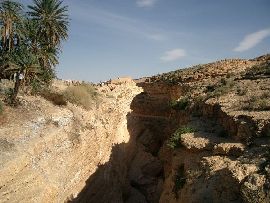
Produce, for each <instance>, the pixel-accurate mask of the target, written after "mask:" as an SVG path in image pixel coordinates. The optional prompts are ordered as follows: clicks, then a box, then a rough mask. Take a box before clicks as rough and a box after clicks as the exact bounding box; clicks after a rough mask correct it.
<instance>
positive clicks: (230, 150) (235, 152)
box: [213, 143, 245, 156]
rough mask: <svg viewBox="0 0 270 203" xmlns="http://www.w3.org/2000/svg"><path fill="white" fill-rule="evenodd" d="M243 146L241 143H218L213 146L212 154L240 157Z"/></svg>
mask: <svg viewBox="0 0 270 203" xmlns="http://www.w3.org/2000/svg"><path fill="white" fill-rule="evenodd" d="M244 149H245V146H244V145H243V144H242V143H220V144H217V145H215V147H214V151H213V153H214V154H217V155H227V156H240V155H241V154H243V152H244Z"/></svg>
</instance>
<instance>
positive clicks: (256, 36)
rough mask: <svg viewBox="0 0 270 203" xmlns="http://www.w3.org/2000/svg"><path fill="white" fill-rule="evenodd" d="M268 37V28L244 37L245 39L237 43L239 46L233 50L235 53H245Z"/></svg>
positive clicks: (269, 30) (269, 31)
mask: <svg viewBox="0 0 270 203" xmlns="http://www.w3.org/2000/svg"><path fill="white" fill-rule="evenodd" d="M269 36H270V28H269V29H264V30H260V31H258V32H254V33H251V34H249V35H247V36H245V38H244V39H243V40H242V41H241V42H240V43H239V45H238V46H237V47H236V48H234V51H237V52H243V51H247V50H249V49H251V48H253V47H255V46H256V45H257V44H259V43H260V42H261V41H262V40H264V39H265V38H266V37H269Z"/></svg>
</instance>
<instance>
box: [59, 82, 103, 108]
mask: <svg viewBox="0 0 270 203" xmlns="http://www.w3.org/2000/svg"><path fill="white" fill-rule="evenodd" d="M63 95H64V98H65V99H66V100H67V101H69V102H70V103H73V104H76V105H78V106H82V107H83V108H85V109H87V110H89V109H90V108H91V107H92V105H93V101H96V100H97V99H98V96H99V95H98V93H97V92H96V90H95V88H94V87H93V86H92V85H88V84H82V85H78V86H71V87H68V88H67V89H66V91H65V92H64V94H63Z"/></svg>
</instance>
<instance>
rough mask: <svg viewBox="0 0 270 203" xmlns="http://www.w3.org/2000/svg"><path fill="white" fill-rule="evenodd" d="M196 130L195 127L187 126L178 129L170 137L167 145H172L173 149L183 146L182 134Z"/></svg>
mask: <svg viewBox="0 0 270 203" xmlns="http://www.w3.org/2000/svg"><path fill="white" fill-rule="evenodd" d="M193 132H196V130H195V129H194V128H191V127H188V126H185V127H181V128H179V129H177V130H176V131H175V132H174V133H173V135H172V136H171V137H170V138H169V140H168V142H167V146H168V147H170V148H171V149H176V148H179V147H180V146H181V135H182V134H185V133H193Z"/></svg>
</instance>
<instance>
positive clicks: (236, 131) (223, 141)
mask: <svg viewBox="0 0 270 203" xmlns="http://www.w3.org/2000/svg"><path fill="white" fill-rule="evenodd" d="M257 63H259V62H258V61H241V60H240V61H238V60H232V61H225V62H224V63H223V62H219V63H217V64H214V65H213V64H212V65H211V64H210V65H209V66H210V68H209V70H208V69H207V71H205V70H204V69H201V68H199V69H196V70H193V69H190V70H188V71H187V73H188V74H187V75H183V74H182V73H181V74H179V75H180V76H181V77H178V76H177V79H179V81H180V83H175V81H173V82H169V83H168V82H166V81H159V80H157V81H152V82H150V80H148V81H140V82H139V81H137V83H135V82H133V81H132V80H131V79H125V80H116V81H112V82H111V83H109V84H105V85H102V86H101V87H99V88H98V90H99V92H100V94H101V95H102V99H101V100H99V102H97V103H96V104H95V105H94V106H93V107H92V108H91V109H90V110H88V111H86V110H84V109H83V108H81V107H77V106H74V105H72V104H68V105H67V106H66V107H59V106H58V107H57V106H55V105H53V104H51V103H50V102H49V101H46V100H45V99H43V98H40V97H30V96H24V97H21V98H20V100H21V101H22V106H21V107H18V108H16V109H13V108H8V109H6V112H5V113H4V116H5V118H4V119H0V122H1V128H0V147H1V148H0V153H1V155H0V163H1V165H0V176H1V178H0V202H95V203H96V202H97V203H99V202H100V203H103V202H104V203H105V202H113V203H114V202H115V203H119V202H126V203H138V202H139V203H149V202H151V203H156V202H161V203H163V202H164V203H167V202H171V203H174V202H175V203H176V202H177V203H189V202H205V203H208V202H235V203H236V202H270V199H269V198H270V195H269V194H270V192H269V190H270V181H269V180H270V161H269V160H270V148H269V144H270V139H269V135H270V134H269V133H270V114H269V110H263V111H257V110H249V111H247V110H243V109H239V104H238V103H239V102H246V99H247V98H246V97H248V96H250V95H252V96H254V95H256V94H257V97H258V98H262V95H264V96H265V95H266V96H267V93H269V92H270V83H269V82H270V80H269V78H268V77H263V78H259V79H253V80H252V81H251V80H247V79H245V78H244V77H243V78H241V77H235V81H236V84H235V85H234V86H235V87H231V86H230V88H231V92H226V93H225V94H224V95H221V96H218V97H212V98H208V99H205V100H199V101H197V100H196V97H197V96H198V95H201V94H203V93H204V91H205V89H206V90H207V89H211V88H212V86H211V85H216V86H217V87H216V88H217V89H218V88H220V86H219V83H218V82H219V80H220V78H214V79H213V81H212V77H213V75H214V76H217V77H223V78H222V79H223V80H225V79H224V77H226V74H228V70H227V68H221V69H220V70H219V71H218V73H213V71H214V70H215V68H216V66H217V65H218V66H220V65H222V64H225V65H226V67H227V66H228V67H229V70H231V69H232V68H233V67H234V68H235V67H240V68H238V69H233V70H234V73H235V74H236V73H237V74H238V73H240V72H241V71H245V70H246V69H247V68H248V67H249V66H251V65H254V64H257ZM237 64H238V65H239V64H240V65H239V66H237ZM207 68H208V65H207ZM196 71H197V72H196ZM204 72H206V73H207V74H204V75H202V74H203V73H204ZM192 75H194V77H195V79H194V77H193V76H192ZM165 76H166V75H165ZM182 76H183V77H182ZM167 77H168V78H169V79H170V80H171V77H172V76H171V75H170V74H169V75H168V76H166V78H167ZM192 77H193V78H192ZM209 78H210V80H211V81H208V79H209ZM216 83H217V84H216ZM223 83H224V84H225V85H226V81H225V82H224V81H223ZM255 84H256V85H255ZM268 84H269V85H268ZM239 87H240V88H243V87H248V91H247V93H245V94H246V95H242V93H241V92H240V93H241V94H240V93H239V94H238V93H237V92H238V88H239ZM61 88H62V89H63V88H65V85H63V86H61ZM187 95H188V96H189V97H190V98H191V100H192V101H193V102H192V103H190V104H189V105H188V107H187V108H184V109H183V108H182V107H181V108H180V109H179V108H178V107H179V106H178V107H177V108H174V107H173V105H172V102H174V101H176V100H178V99H179V98H182V97H186V96H187ZM194 95H195V96H194ZM263 99H264V98H263ZM178 101H179V100H178ZM2 121H4V122H2ZM188 127H192V128H193V130H192V131H190V130H188V131H189V132H184V130H182V131H183V132H182V133H181V134H179V136H178V135H177V139H176V140H173V141H174V142H175V143H174V144H175V146H177V147H174V145H173V147H172V145H170V143H169V142H170V140H171V137H172V136H174V135H175V133H176V132H179V129H185V128H186V129H187V128H188Z"/></svg>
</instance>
